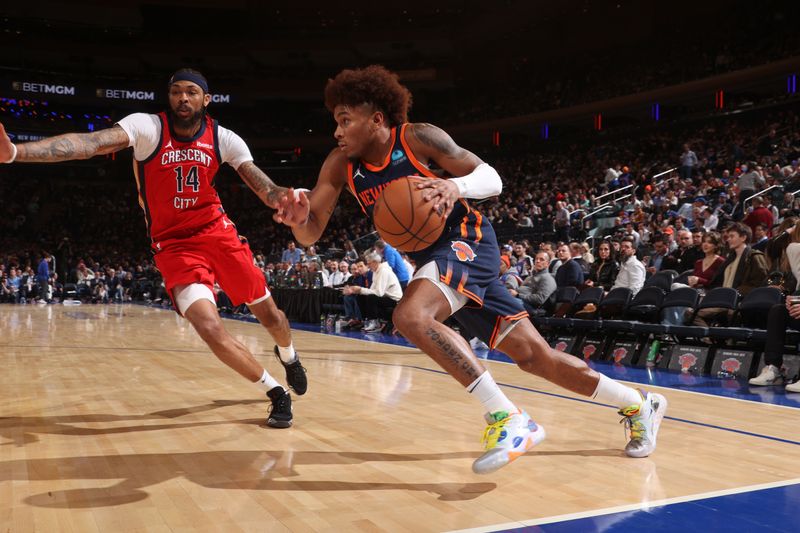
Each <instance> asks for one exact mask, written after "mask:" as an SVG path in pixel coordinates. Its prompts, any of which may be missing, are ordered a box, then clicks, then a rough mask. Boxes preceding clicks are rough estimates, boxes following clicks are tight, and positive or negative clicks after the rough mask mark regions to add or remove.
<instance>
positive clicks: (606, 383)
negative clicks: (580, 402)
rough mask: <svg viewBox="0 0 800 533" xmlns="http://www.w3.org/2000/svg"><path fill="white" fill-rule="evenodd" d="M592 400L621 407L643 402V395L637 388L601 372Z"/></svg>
mask: <svg viewBox="0 0 800 533" xmlns="http://www.w3.org/2000/svg"><path fill="white" fill-rule="evenodd" d="M592 400H597V401H598V402H600V403H608V404H611V405H616V406H617V407H619V408H620V409H622V408H623V407H628V406H629V405H636V404H640V403H642V395H641V394H639V392H638V391H637V390H636V389H632V388H630V387H627V386H625V385H623V384H621V383H618V382H616V381H614V380H613V379H611V378H608V377H606V376H604V375H603V374H600V381H598V382H597V388H596V389H595V391H594V394H592Z"/></svg>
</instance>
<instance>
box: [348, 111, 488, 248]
mask: <svg viewBox="0 0 800 533" xmlns="http://www.w3.org/2000/svg"><path fill="white" fill-rule="evenodd" d="M407 126H408V124H401V125H400V126H398V127H395V128H392V132H391V135H392V137H391V139H392V149H391V150H390V151H389V154H388V155H387V156H386V159H385V160H384V161H383V163H382V164H381V165H380V166H373V165H370V164H369V163H365V162H364V161H350V162H348V164H347V178H348V182H349V184H350V190H351V191H352V192H353V194H354V195H355V197H356V200H358V203H359V205H360V206H361V210H362V211H364V213H365V214H366V215H368V216H369V217H370V219H371V218H372V209H373V208H374V207H375V201H376V200H377V199H378V197H379V196H380V195H381V192H382V191H383V189H384V188H385V187H386V186H387V185H388V184H389V183H391V182H393V181H394V180H396V179H398V178H403V177H406V176H425V177H429V178H437V179H441V177H440V176H437V175H436V174H435V173H434V172H433V171H431V170H430V169H429V168H428V167H426V166H425V165H423V164H422V163H421V162H420V161H418V160H417V158H416V157H414V154H413V153H412V152H411V150H410V149H409V147H408V144H407V143H406V138H405V131H406V127H407ZM482 222H483V217H482V216H481V214H480V213H479V212H478V211H476V210H475V209H472V208H471V207H470V206H469V204H467V202H466V200H463V199H462V200H460V201H458V202H457V203H456V204H455V206H454V207H453V211H452V212H451V213H450V215H449V216H448V217H447V220H446V223H445V230H444V231H443V232H442V236H441V237H440V238H439V241H449V240H451V239H452V238H453V237H456V238H458V237H459V236H460V238H462V239H466V240H469V241H473V242H478V241H480V240H481V238H482V237H483V232H482V230H481V225H482ZM455 229H457V235H454V230H455ZM439 241H437V242H436V243H434V244H432V245H431V246H429V247H428V248H426V249H425V250H420V251H418V252H410V253H409V254H408V255H409V256H410V257H411V258H413V259H414V260H415V261H417V263H419V262H420V260H421V259H423V258H425V257H426V256H427V255H428V252H429V251H430V250H431V249H433V248H436V246H437V245H438V244H439Z"/></svg>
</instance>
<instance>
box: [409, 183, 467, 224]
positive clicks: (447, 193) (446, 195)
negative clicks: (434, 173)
mask: <svg viewBox="0 0 800 533" xmlns="http://www.w3.org/2000/svg"><path fill="white" fill-rule="evenodd" d="M417 189H428V190H427V191H425V194H424V195H423V197H424V198H425V200H426V201H428V202H432V203H433V205H432V206H431V208H432V209H433V210H434V211H437V212H439V213H443V214H444V216H445V217H447V216H448V215H449V214H450V212H451V211H452V210H453V206H454V205H455V203H456V201H458V198H459V191H458V186H457V185H456V184H455V183H453V182H452V181H450V180H448V179H428V180H425V181H423V182H422V183H419V184H417Z"/></svg>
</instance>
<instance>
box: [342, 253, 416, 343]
mask: <svg viewBox="0 0 800 533" xmlns="http://www.w3.org/2000/svg"><path fill="white" fill-rule="evenodd" d="M365 259H366V262H367V266H369V269H370V270H371V271H372V283H371V284H370V286H369V288H365V287H360V286H358V285H349V286H347V287H345V288H344V291H343V292H344V294H357V295H359V296H360V297H361V298H359V300H358V306H359V308H360V309H361V313H362V315H363V317H364V319H366V323H365V325H364V331H365V332H367V333H373V332H379V331H382V330H383V329H384V328H385V327H386V326H387V324H388V323H389V322H390V321H391V316H392V312H393V311H394V308H395V307H396V306H397V302H399V301H400V298H402V296H403V290H402V289H401V288H400V280H399V279H397V276H396V275H395V273H394V271H393V270H392V267H390V266H389V265H388V263H385V262H384V261H383V258H382V257H381V255H380V254H379V253H377V252H370V253H368V254H366V256H365Z"/></svg>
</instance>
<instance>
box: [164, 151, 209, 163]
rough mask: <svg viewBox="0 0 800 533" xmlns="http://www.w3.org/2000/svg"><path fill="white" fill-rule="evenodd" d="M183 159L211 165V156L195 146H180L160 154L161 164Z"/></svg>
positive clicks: (182, 160) (177, 161) (181, 161)
mask: <svg viewBox="0 0 800 533" xmlns="http://www.w3.org/2000/svg"><path fill="white" fill-rule="evenodd" d="M184 161H197V162H198V163H202V164H203V165H204V166H206V167H207V166H210V165H211V156H210V155H208V154H207V153H205V152H203V151H202V150H198V149H196V148H181V149H178V150H170V151H169V152H164V153H163V154H161V164H162V165H171V164H174V163H183V162H184Z"/></svg>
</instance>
